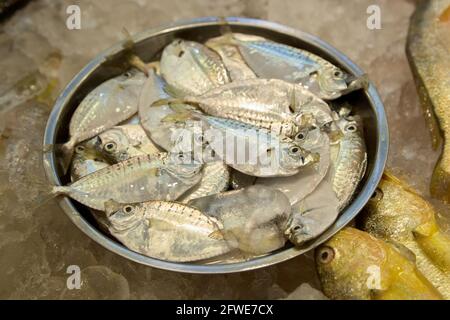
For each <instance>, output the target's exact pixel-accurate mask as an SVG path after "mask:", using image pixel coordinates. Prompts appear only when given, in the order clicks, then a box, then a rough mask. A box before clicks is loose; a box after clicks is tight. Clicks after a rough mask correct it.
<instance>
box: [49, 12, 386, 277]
mask: <svg viewBox="0 0 450 320" xmlns="http://www.w3.org/2000/svg"><path fill="white" fill-rule="evenodd" d="M223 19H225V20H226V21H227V23H229V24H230V25H232V26H233V25H234V26H243V27H245V26H249V27H260V28H264V29H266V30H272V31H275V32H277V33H282V34H285V35H288V36H291V37H296V38H300V39H301V40H302V41H305V42H307V43H310V44H312V45H313V46H315V47H318V48H319V49H321V50H323V51H326V52H328V53H330V54H331V55H333V57H334V58H335V59H336V60H337V61H338V62H339V63H340V64H341V65H344V66H345V67H346V68H348V70H349V71H350V72H351V73H353V74H355V75H362V74H363V73H364V72H363V71H362V70H361V69H360V68H359V67H358V66H357V65H356V64H355V63H353V62H352V61H351V60H350V59H349V58H347V57H346V56H345V55H344V54H342V53H341V52H339V51H338V50H337V49H335V48H333V47H332V46H330V45H329V44H327V43H325V42H324V41H322V40H320V39H319V38H317V37H315V36H313V35H310V34H307V33H305V32H302V31H299V30H295V29H293V28H290V27H286V26H284V25H280V24H278V23H274V22H269V21H265V20H257V19H250V18H241V17H227V18H219V17H204V18H197V19H192V20H188V21H181V22H177V23H172V24H169V25H166V26H162V27H159V28H155V29H150V30H147V31H144V32H141V33H139V34H137V35H135V36H134V37H133V40H135V41H136V42H139V41H141V40H143V39H146V38H148V37H151V36H155V35H157V34H164V33H170V32H173V31H177V30H183V29H185V28H187V27H202V26H210V25H219V24H221V23H223ZM120 50H122V46H121V44H116V45H114V46H112V47H111V48H109V49H107V50H105V51H103V52H102V53H100V54H99V55H98V56H96V57H95V58H94V59H93V60H91V61H90V62H89V63H88V64H87V65H86V66H85V67H84V68H83V69H82V70H81V71H80V72H79V73H78V74H77V75H76V76H75V77H74V78H73V79H72V81H71V82H70V83H69V84H68V85H67V86H66V88H65V89H64V90H63V91H62V93H61V94H60V96H59V97H58V99H57V100H56V102H55V106H54V108H53V110H52V112H51V114H50V117H49V119H48V122H47V127H46V129H45V136H44V146H47V145H52V144H54V143H55V141H56V129H57V121H58V119H59V118H60V116H61V112H62V110H63V108H64V106H65V104H66V102H67V101H68V100H69V98H70V97H71V96H72V95H73V94H74V92H75V90H76V88H77V86H78V84H79V83H82V82H83V81H84V80H85V79H86V78H88V77H89V76H90V74H91V72H92V70H94V69H95V68H96V67H98V66H99V65H100V64H101V63H102V62H104V59H105V57H107V56H110V55H112V54H114V53H117V52H119V51H120ZM366 96H367V98H368V100H369V101H370V102H371V104H372V106H373V108H374V112H375V117H376V122H377V123H376V130H377V135H378V144H377V150H376V155H375V161H374V165H373V170H372V173H371V175H370V176H369V177H368V179H367V181H366V183H365V186H364V188H363V189H362V190H361V191H360V192H359V193H358V195H357V196H356V198H355V199H354V200H353V201H352V203H351V204H350V205H349V206H348V207H347V208H346V209H345V210H344V211H343V212H342V213H341V215H340V216H339V218H338V220H336V222H335V223H334V224H333V226H331V227H330V228H329V229H327V231H326V232H325V233H323V234H322V235H321V236H320V237H318V238H316V239H315V240H313V241H312V242H311V243H310V244H309V245H308V246H307V247H304V248H301V249H297V248H294V247H292V248H288V249H284V250H282V251H279V252H276V253H272V254H270V255H267V256H263V257H260V258H255V259H252V260H249V261H245V262H239V263H232V264H215V265H199V264H195V263H173V262H168V261H162V260H158V259H154V258H150V257H147V256H145V255H142V254H139V253H136V252H134V251H132V250H130V249H128V248H126V247H124V246H123V245H121V244H120V243H118V242H116V241H114V240H112V239H110V238H108V237H107V236H106V235H104V234H103V233H102V232H100V231H99V230H97V229H96V228H95V227H93V226H92V225H91V224H90V223H89V222H88V221H87V220H85V219H84V218H83V216H82V215H81V214H80V213H79V212H78V210H77V209H76V208H75V206H74V205H73V204H72V202H71V201H70V200H69V199H68V198H67V197H58V198H57V202H58V204H59V205H60V206H61V208H62V209H63V210H64V212H65V213H66V214H67V215H68V217H69V218H70V219H71V220H72V222H73V223H74V224H75V225H76V226H77V227H78V228H79V229H80V230H81V231H82V232H84V233H85V234H86V235H87V236H89V237H90V238H91V239H92V240H94V241H95V242H97V243H98V244H100V245H102V246H103V247H105V248H106V249H108V250H110V251H112V252H114V253H116V254H118V255H120V256H122V257H125V258H127V259H129V260H132V261H135V262H137V263H140V264H144V265H147V266H151V267H155V268H160V269H165V270H171V271H177V272H186V273H205V274H214V273H218V274H221V273H232V272H241V271H248V270H254V269H258V268H262V267H266V266H270V265H274V264H276V263H280V262H283V261H286V260H288V259H291V258H294V257H296V256H298V255H300V254H302V253H304V252H306V251H309V250H311V249H313V248H315V247H317V246H318V245H320V244H321V243H323V242H325V241H326V240H327V239H329V238H330V237H331V236H333V235H334V234H335V233H336V232H338V231H339V230H340V229H341V228H343V227H344V226H345V225H347V224H348V223H349V222H350V221H351V220H352V219H353V218H354V217H355V216H356V215H357V214H358V213H359V212H360V211H361V210H362V208H363V207H364V205H365V204H366V203H367V201H368V200H369V199H370V197H371V195H372V194H373V192H374V191H375V189H376V187H377V185H378V183H379V181H380V179H381V176H382V174H383V171H384V167H385V164H386V160H387V154H388V144H389V143H388V141H389V134H388V126H387V120H386V115H385V111H384V107H383V103H382V101H381V99H380V97H379V95H378V93H377V91H376V89H375V87H374V85H373V84H372V83H370V84H369V87H368V89H367V90H366ZM43 157H44V159H43V160H44V169H45V173H46V175H47V178H48V179H49V181H50V183H51V184H53V185H61V181H60V179H59V176H58V174H57V170H56V161H55V160H56V159H55V154H54V152H46V153H44V156H43Z"/></svg>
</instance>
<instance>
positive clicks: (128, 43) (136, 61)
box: [122, 27, 149, 77]
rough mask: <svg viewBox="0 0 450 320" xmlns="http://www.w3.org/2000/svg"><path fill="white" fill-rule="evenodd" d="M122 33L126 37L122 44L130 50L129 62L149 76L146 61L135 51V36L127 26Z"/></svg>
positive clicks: (126, 49) (125, 48) (127, 50)
mask: <svg viewBox="0 0 450 320" xmlns="http://www.w3.org/2000/svg"><path fill="white" fill-rule="evenodd" d="M122 33H123V35H124V37H125V39H124V42H123V44H122V47H123V49H124V50H125V51H126V52H128V57H127V60H128V63H129V64H130V65H131V66H133V67H135V68H136V69H138V70H139V71H141V72H143V73H144V74H145V75H146V76H147V77H148V76H149V74H148V67H147V65H146V64H145V62H144V61H142V59H141V58H140V57H138V56H137V55H136V53H135V50H134V48H135V43H134V40H133V37H132V36H131V34H130V32H129V31H128V30H127V28H125V27H124V28H123V29H122Z"/></svg>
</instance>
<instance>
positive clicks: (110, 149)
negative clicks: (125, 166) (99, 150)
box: [104, 142, 117, 152]
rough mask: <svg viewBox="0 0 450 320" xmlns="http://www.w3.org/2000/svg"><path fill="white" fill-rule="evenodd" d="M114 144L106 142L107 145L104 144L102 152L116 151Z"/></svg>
mask: <svg viewBox="0 0 450 320" xmlns="http://www.w3.org/2000/svg"><path fill="white" fill-rule="evenodd" d="M116 147H117V146H116V144H115V143H114V142H108V143H107V144H105V147H104V150H105V151H106V152H113V151H114V150H116Z"/></svg>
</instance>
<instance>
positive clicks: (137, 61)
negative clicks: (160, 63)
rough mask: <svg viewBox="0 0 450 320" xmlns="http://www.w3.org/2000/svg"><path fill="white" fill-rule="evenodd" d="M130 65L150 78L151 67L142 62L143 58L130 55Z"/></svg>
mask: <svg viewBox="0 0 450 320" xmlns="http://www.w3.org/2000/svg"><path fill="white" fill-rule="evenodd" d="M128 63H129V64H130V65H131V66H133V67H135V68H136V69H138V70H139V71H141V72H142V73H143V74H145V76H146V77H148V76H149V73H148V70H149V68H150V67H149V66H148V65H147V64H146V63H145V62H144V61H142V59H141V58H139V57H138V56H137V55H135V54H130V55H129V56H128Z"/></svg>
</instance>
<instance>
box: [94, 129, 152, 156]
mask: <svg viewBox="0 0 450 320" xmlns="http://www.w3.org/2000/svg"><path fill="white" fill-rule="evenodd" d="M96 147H97V149H98V151H99V152H100V153H101V154H102V155H103V156H104V157H105V158H107V159H109V160H110V161H111V162H112V163H117V162H120V161H124V160H127V159H129V158H132V157H135V156H140V155H145V154H148V155H150V156H153V155H157V154H158V153H159V152H160V151H159V149H158V148H157V147H156V146H155V145H154V144H153V142H152V141H150V139H149V138H148V137H147V134H146V133H145V131H144V129H142V127H141V126H140V125H139V124H129V125H123V126H117V127H113V128H111V129H109V130H107V131H105V132H103V133H101V134H99V135H98V139H97V145H96Z"/></svg>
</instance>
